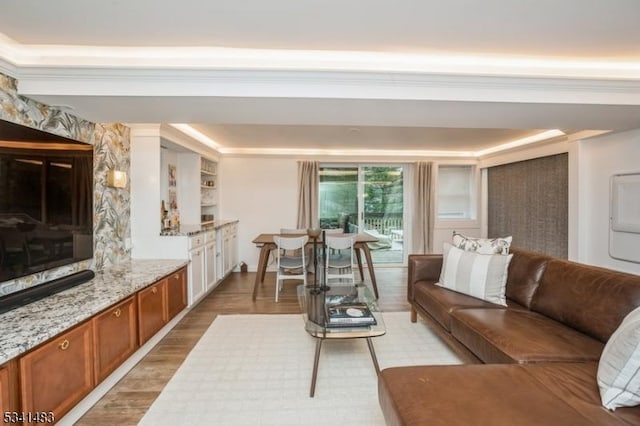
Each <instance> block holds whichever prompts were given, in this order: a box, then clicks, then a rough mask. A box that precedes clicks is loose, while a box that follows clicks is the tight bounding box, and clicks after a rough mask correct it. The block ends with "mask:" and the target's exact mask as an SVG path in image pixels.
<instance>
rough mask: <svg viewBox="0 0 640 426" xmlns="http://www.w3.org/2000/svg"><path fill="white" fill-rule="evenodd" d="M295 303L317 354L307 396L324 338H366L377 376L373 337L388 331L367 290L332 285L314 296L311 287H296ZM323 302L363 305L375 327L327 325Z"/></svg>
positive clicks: (364, 287)
mask: <svg viewBox="0 0 640 426" xmlns="http://www.w3.org/2000/svg"><path fill="white" fill-rule="evenodd" d="M297 290H298V302H299V304H300V308H301V310H302V316H303V318H304V328H305V330H306V331H307V333H309V334H310V335H311V336H313V337H315V338H316V339H317V340H316V352H315V358H314V360H313V375H312V377H311V390H310V392H309V396H310V397H313V396H314V394H315V389H316V378H317V376H318V363H319V361H320V350H321V349H322V342H323V341H324V340H325V339H366V340H367V346H369V352H370V353H371V359H372V360H373V366H374V367H375V370H376V374H378V373H380V367H379V366H378V359H377V358H376V351H375V349H374V348H373V342H372V341H371V338H372V337H378V336H382V335H383V334H385V333H386V332H387V330H386V328H385V326H384V320H383V319H382V313H381V312H380V310H379V309H378V305H377V303H376V298H375V296H374V295H373V293H372V292H371V290H369V288H368V287H366V286H364V285H362V284H360V285H356V286H351V285H350V286H346V285H341V286H334V287H332V288H331V289H330V290H329V291H327V292H320V293H319V294H316V293H315V292H314V290H313V289H312V288H311V287H305V286H304V285H300V286H298V289H297ZM326 303H329V304H335V303H348V304H354V303H363V304H365V305H366V306H367V308H369V310H370V311H371V313H372V314H373V316H374V318H375V320H376V324H373V325H354V326H347V327H345V326H340V327H335V326H327V324H326V321H325V320H324V306H325V304H326Z"/></svg>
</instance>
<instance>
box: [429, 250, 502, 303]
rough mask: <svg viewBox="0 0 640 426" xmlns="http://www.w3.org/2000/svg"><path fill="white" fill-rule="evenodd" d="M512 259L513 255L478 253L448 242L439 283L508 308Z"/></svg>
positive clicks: (444, 251)
mask: <svg viewBox="0 0 640 426" xmlns="http://www.w3.org/2000/svg"><path fill="white" fill-rule="evenodd" d="M512 257H513V255H512V254H510V255H506V256H505V255H501V254H494V255H490V254H478V253H475V252H469V251H464V250H461V249H459V248H457V247H454V246H452V245H451V244H449V243H444V248H443V262H442V271H441V273H440V282H439V283H438V284H439V285H441V286H442V287H445V288H448V289H450V290H454V291H457V292H459V293H464V294H467V295H469V296H472V297H476V298H478V299H483V300H486V301H488V302H492V303H496V304H498V305H503V306H506V305H507V300H506V297H505V290H506V284H507V269H508V268H509V262H510V261H511V258H512Z"/></svg>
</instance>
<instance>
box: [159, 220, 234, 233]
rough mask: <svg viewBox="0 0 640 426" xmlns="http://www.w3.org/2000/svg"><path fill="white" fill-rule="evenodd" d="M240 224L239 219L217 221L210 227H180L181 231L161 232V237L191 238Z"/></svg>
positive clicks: (167, 230) (209, 225) (169, 230)
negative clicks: (233, 224)
mask: <svg viewBox="0 0 640 426" xmlns="http://www.w3.org/2000/svg"><path fill="white" fill-rule="evenodd" d="M236 222H238V219H229V220H216V221H215V223H211V224H208V225H180V229H166V230H164V231H161V232H160V236H164V237H166V236H170V237H176V236H183V237H184V236H186V237H190V236H192V235H196V234H200V233H203V232H207V231H214V230H216V229H220V228H222V227H223V226H226V225H230V224H232V223H236Z"/></svg>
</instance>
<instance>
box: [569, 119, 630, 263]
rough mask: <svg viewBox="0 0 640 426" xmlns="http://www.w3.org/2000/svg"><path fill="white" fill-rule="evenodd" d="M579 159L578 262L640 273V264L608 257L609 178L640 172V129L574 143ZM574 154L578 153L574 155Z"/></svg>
mask: <svg viewBox="0 0 640 426" xmlns="http://www.w3.org/2000/svg"><path fill="white" fill-rule="evenodd" d="M575 143H576V144H578V145H577V148H576V149H574V150H572V153H573V155H576V156H578V158H577V164H578V167H579V170H578V180H579V183H578V197H577V199H578V209H577V218H576V220H577V231H578V232H577V234H578V235H577V240H578V241H577V256H576V258H577V260H578V261H579V262H584V263H589V264H593V265H598V266H603V267H606V268H611V269H617V270H621V271H626V272H631V273H635V274H640V264H638V263H633V262H625V261H620V260H616V259H613V258H612V257H611V256H609V195H610V194H609V179H610V178H611V175H612V174H616V173H621V172H640V129H635V130H632V131H628V132H624V133H616V134H611V135H606V136H600V137H597V138H593V139H588V140H584V141H579V142H575ZM574 151H575V152H574Z"/></svg>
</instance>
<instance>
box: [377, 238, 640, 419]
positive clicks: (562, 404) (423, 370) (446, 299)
mask: <svg viewBox="0 0 640 426" xmlns="http://www.w3.org/2000/svg"><path fill="white" fill-rule="evenodd" d="M511 252H512V253H513V254H514V255H513V258H512V260H511V263H510V264H509V274H508V279H507V287H506V296H507V305H508V306H507V307H503V306H499V305H495V304H492V303H490V302H485V301H482V300H479V299H475V298H472V297H470V296H466V295H464V294H461V293H457V292H454V291H451V290H447V289H445V288H442V287H440V286H436V285H435V283H436V282H437V281H438V279H439V275H440V270H441V268H442V256H441V255H411V256H410V257H409V273H408V281H409V282H408V299H409V301H410V303H411V305H412V313H411V315H412V321H415V320H416V319H417V314H420V315H421V316H423V317H424V318H425V319H427V321H429V322H432V323H434V324H436V327H437V328H438V329H439V331H440V332H441V335H442V337H443V338H445V340H447V341H448V342H449V343H450V344H451V345H452V348H453V349H455V350H456V352H458V353H459V354H460V355H461V356H462V357H463V359H465V360H466V361H467V364H465V365H454V366H416V367H394V368H388V369H385V370H383V371H382V372H381V374H380V376H379V379H378V395H379V401H380V405H381V407H382V411H383V413H384V416H385V419H386V422H387V424H388V425H492V426H493V425H510V426H511V425H591V424H593V425H609V424H614V425H618V424H620V425H640V407H633V408H618V409H617V410H615V411H609V410H607V409H605V408H604V407H602V405H601V401H600V393H599V390H598V385H597V381H596V372H597V368H598V360H599V358H600V354H601V352H602V349H603V348H604V345H605V343H606V342H607V339H608V338H609V337H610V336H611V334H612V333H613V332H614V331H615V330H616V328H617V327H618V325H619V324H620V323H621V322H622V319H623V318H624V317H625V316H626V315H627V314H628V313H629V312H631V311H632V310H633V309H634V308H635V307H637V306H640V276H636V275H631V274H625V273H621V272H616V271H612V270H608V269H603V268H596V267H592V266H588V265H583V264H579V263H574V262H569V261H565V260H560V259H554V258H550V257H547V256H543V255H539V254H535V253H530V252H526V251H522V250H515V249H512V251H511Z"/></svg>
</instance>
